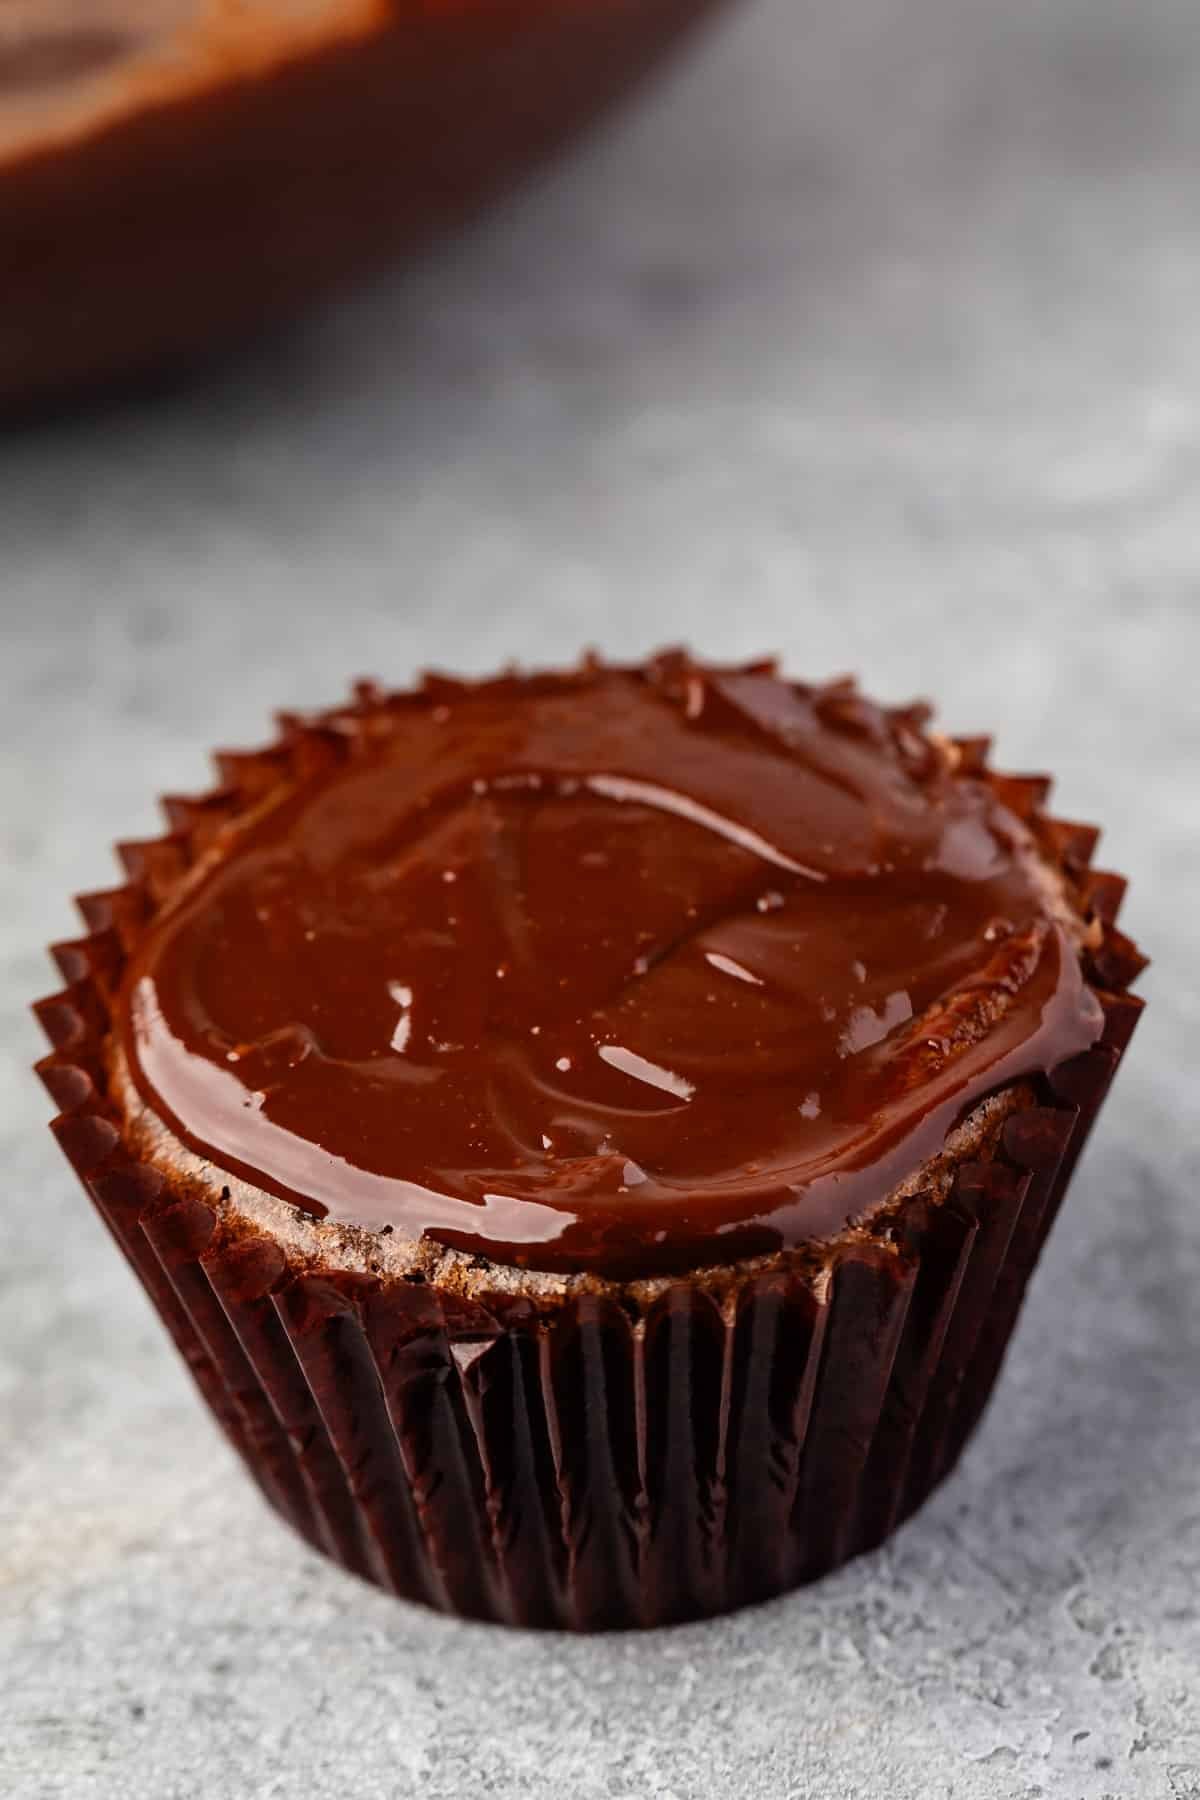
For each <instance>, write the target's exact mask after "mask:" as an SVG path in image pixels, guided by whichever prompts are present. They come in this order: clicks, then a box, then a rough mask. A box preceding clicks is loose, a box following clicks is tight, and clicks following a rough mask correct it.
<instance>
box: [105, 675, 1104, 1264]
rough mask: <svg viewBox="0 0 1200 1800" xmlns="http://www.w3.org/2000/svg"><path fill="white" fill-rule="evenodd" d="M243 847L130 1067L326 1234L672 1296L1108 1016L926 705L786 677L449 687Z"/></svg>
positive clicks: (220, 876) (377, 717) (143, 999)
mask: <svg viewBox="0 0 1200 1800" xmlns="http://www.w3.org/2000/svg"><path fill="white" fill-rule="evenodd" d="M325 724H326V725H327V726H328V725H333V726H335V727H336V726H338V725H339V724H340V725H341V726H342V727H343V728H344V729H345V730H346V732H347V733H348V735H349V737H350V740H351V742H352V744H353V751H352V753H351V754H350V755H349V756H348V757H346V758H345V759H344V760H342V761H340V762H337V763H335V764H334V765H333V766H331V767H328V768H325V769H323V770H322V771H321V772H319V773H317V774H315V775H312V776H310V777H308V778H307V779H305V780H301V781H298V782H294V783H292V784H290V785H287V786H284V787H282V788H281V789H280V791H279V792H278V793H277V794H276V795H274V796H272V798H271V799H270V800H269V801H268V802H267V803H266V804H265V805H264V806H262V807H260V808H259V809H258V811H257V812H255V813H253V814H251V815H248V816H247V818H246V819H245V820H244V821H243V822H242V823H241V824H240V825H239V826H237V827H235V828H234V830H233V832H232V834H231V836H230V837H229V838H228V839H227V840H226V841H225V842H224V843H223V844H222V845H221V847H220V849H219V850H218V851H216V852H215V853H214V854H213V855H212V857H211V858H210V859H209V860H208V861H207V863H205V864H202V865H201V866H200V867H199V869H198V870H197V872H196V874H195V876H194V878H193V879H192V880H191V881H190V882H189V883H188V884H187V885H186V886H185V887H184V888H183V889H181V890H180V892H179V893H178V894H177V895H176V896H175V897H174V899H173V900H172V901H171V902H170V903H169V904H168V905H167V906H166V907H165V908H164V910H163V911H162V912H161V913H160V915H159V916H158V918H157V919H156V920H155V922H154V923H153V925H152V926H151V927H150V929H149V930H148V932H147V934H146V936H145V938H144V940H143V942H142V943H141V945H140V946H139V949H138V951H137V954H136V955H135V957H134V958H133V960H132V962H131V964H130V967H129V970H128V973H127V977H126V987H125V990H124V1001H123V1006H122V1008H121V1017H122V1047H123V1051H124V1056H125V1060H126V1062H127V1064H128V1067H129V1070H130V1072H131V1075H132V1078H133V1080H134V1082H135V1084H136V1086H137V1089H138V1091H139V1093H140V1095H141V1097H142V1099H143V1100H144V1102H145V1103H146V1105H147V1106H148V1107H149V1108H150V1110H151V1111H152V1112H153V1113H155V1114H156V1115H158V1116H159V1117H160V1118H162V1119H163V1120H164V1122H165V1123H167V1124H168V1125H169V1126H170V1127H171V1128H172V1129H173V1130H174V1131H175V1133H176V1134H177V1136H178V1137H179V1138H180V1139H181V1140H182V1141H183V1142H184V1144H186V1145H187V1146H189V1147H190V1148H191V1149H193V1150H195V1151H197V1152H198V1153H200V1154H201V1155H203V1156H205V1157H207V1158H210V1159H212V1161H213V1162H215V1163H216V1164H217V1165H218V1166H219V1167H220V1168H221V1169H225V1170H228V1171H230V1172H232V1173H234V1174H236V1175H239V1176H241V1177H243V1178H244V1179H246V1180H247V1181H250V1182H252V1183H254V1184H255V1185H256V1186H258V1187H260V1188H263V1189H266V1190H268V1191H269V1192H271V1193H274V1194H276V1195H278V1196H281V1197H283V1198H285V1199H287V1200H290V1201H293V1202H294V1203H295V1204H296V1205H298V1206H300V1207H302V1208H304V1209H306V1210H307V1211H308V1212H310V1213H313V1214H316V1215H318V1216H328V1217H330V1218H332V1219H334V1220H338V1221H342V1222H346V1223H352V1224H356V1225H361V1226H366V1227H371V1228H376V1229H380V1228H384V1227H391V1228H393V1229H394V1230H395V1231H396V1232H397V1233H399V1234H400V1235H401V1236H402V1237H407V1238H416V1237H417V1236H419V1235H420V1234H421V1233H427V1234H428V1235H429V1236H430V1237H431V1238H433V1239H434V1240H436V1241H437V1242H440V1243H443V1244H446V1245H450V1246H454V1247H457V1248H459V1249H464V1250H468V1251H472V1252H479V1253H482V1254H483V1255H485V1256H487V1257H488V1258H490V1259H492V1260H494V1261H497V1262H500V1263H506V1264H520V1265H527V1266H530V1267H534V1268H542V1269H548V1270H562V1271H570V1270H577V1271H583V1270H591V1271H595V1272H597V1273H601V1274H611V1275H617V1276H622V1275H626V1276H627V1275H635V1274H642V1275H645V1274H651V1273H656V1272H660V1271H666V1270H672V1269H676V1270H678V1269H685V1268H689V1267H696V1266H701V1265H704V1264H713V1263H727V1262H730V1261H733V1260H735V1259H736V1258H739V1257H742V1256H746V1255H754V1254H758V1253H761V1252H766V1251H773V1250H776V1249H779V1248H782V1247H787V1246H793V1245H797V1244H800V1243H803V1242H805V1241H809V1240H813V1239H819V1238H822V1237H828V1236H829V1235H831V1234H835V1233H836V1232H838V1231H839V1230H841V1229H842V1228H843V1227H844V1226H845V1225H846V1224H847V1223H848V1222H849V1221H852V1220H853V1219H855V1218H857V1217H859V1216H861V1215H862V1214H863V1213H864V1212H866V1211H868V1210H869V1209H870V1208H871V1207H872V1206H873V1205H875V1204H877V1203H878V1202H879V1201H880V1200H882V1199H883V1198H884V1197H885V1195H886V1194H887V1193H888V1192H889V1191H890V1190H891V1189H892V1188H893V1187H894V1186H895V1185H896V1184H897V1182H899V1181H901V1180H902V1179H904V1178H905V1177H906V1176H908V1175H910V1174H911V1173H912V1172H913V1171H914V1170H915V1169H916V1168H917V1167H918V1166H919V1165H920V1163H921V1162H922V1161H924V1160H925V1159H927V1158H929V1157H930V1156H933V1155H935V1154H936V1153H937V1152H938V1151H939V1150H940V1149H941V1147H942V1145H943V1142H944V1139H945V1136H946V1133H947V1132H948V1131H949V1130H950V1129H951V1128H952V1127H953V1126H954V1124H955V1123H956V1122H957V1121H958V1120H959V1119H960V1118H961V1117H962V1116H963V1114H964V1113H965V1112H966V1111H967V1110H968V1109H969V1108H970V1107H971V1106H972V1105H973V1104H975V1103H976V1102H978V1101H979V1100H980V1099H981V1098H982V1097H983V1096H984V1095H985V1094H987V1093H988V1092H989V1091H991V1090H994V1089H995V1088H997V1087H998V1086H1000V1085H1002V1084H1004V1083H1006V1082H1009V1081H1012V1080H1014V1079H1016V1078H1018V1077H1020V1076H1025V1075H1029V1074H1032V1073H1034V1072H1036V1071H1039V1070H1044V1069H1047V1068H1050V1067H1052V1066H1053V1065H1054V1064H1055V1063H1057V1062H1059V1061H1061V1060H1062V1059H1064V1058H1066V1057H1069V1056H1071V1055H1074V1054H1075V1053H1077V1052H1079V1051H1081V1050H1083V1049H1086V1048H1087V1047H1088V1046H1089V1045H1091V1044H1092V1043H1093V1042H1094V1041H1095V1040H1096V1039H1097V1037H1098V1036H1099V1034H1100V1029H1101V1025H1102V1018H1101V1014H1100V1009H1099V1005H1098V1002H1097V1001H1096V998H1095V996H1094V995H1093V994H1092V992H1091V990H1090V989H1089V988H1088V987H1087V985H1086V983H1085V982H1084V980H1083V976H1082V973H1081V969H1080V963H1079V955H1078V950H1077V945H1076V943H1075V942H1074V941H1073V937H1072V933H1071V932H1070V931H1069V930H1068V929H1067V927H1066V926H1065V925H1064V923H1063V922H1062V921H1063V919H1064V918H1065V917H1068V916H1069V914H1068V912H1067V909H1066V908H1065V907H1064V906H1063V905H1062V903H1061V900H1060V898H1059V895H1058V889H1057V885H1056V877H1055V875H1054V872H1053V870H1052V869H1051V867H1050V865H1049V863H1048V862H1047V861H1046V860H1045V859H1044V857H1043V856H1042V854H1041V852H1040V850H1039V848H1038V845H1037V842H1036V840H1035V838H1034V836H1033V835H1032V834H1031V832H1030V830H1029V829H1028V828H1027V827H1026V826H1025V825H1023V824H1022V823H1021V822H1020V821H1019V820H1018V819H1017V818H1016V817H1015V816H1014V815H1013V814H1012V813H1011V812H1010V811H1008V810H1007V809H1006V808H1005V807H1004V806H1003V805H1002V804H1001V803H1000V800H999V798H998V796H997V794H996V792H995V790H994V789H993V788H992V787H991V786H990V785H989V783H988V782H987V780H986V779H984V778H980V777H975V776H971V775H968V774H965V773H961V772H956V770H955V766H954V757H953V754H952V752H951V751H950V750H949V749H947V748H946V747H943V746H942V745H940V744H939V743H938V742H936V741H935V740H931V739H930V738H929V737H927V736H926V735H925V734H924V733H923V731H922V730H921V729H920V724H921V715H920V714H919V713H917V712H915V711H914V710H913V709H908V710H898V711H886V710H883V709H881V708H879V707H877V706H874V705H872V704H870V703H869V702H867V701H866V700H864V699H863V698H862V697H860V696H859V695H858V694H857V693H856V692H855V691H854V690H853V689H852V688H850V687H849V685H848V684H845V683H840V684H833V685H831V686H828V687H824V688H812V687H806V686H802V685H798V684H794V683H790V682H785V681H783V680H781V679H779V678H778V677H777V676H776V675H775V673H774V671H773V669H772V668H771V667H770V666H769V665H765V664H759V665H752V666H750V667H748V668H744V669H733V670H724V669H713V668H707V667H701V666H699V665H697V664H695V663H692V662H691V661H690V660H688V659H687V658H686V657H684V656H683V655H682V654H678V653H676V654H671V655H667V656H664V657H660V658H659V659H658V660H657V661H655V662H652V663H650V664H649V665H647V666H646V667H645V668H633V669H628V668H609V667H603V666H594V665H589V666H586V667H585V668H583V669H581V670H579V671H577V672H574V673H571V674H565V675H552V676H529V677H522V676H516V675H513V676H505V677H502V678H500V679H498V680H495V681H490V682H483V683H478V684H467V683H454V682H449V681H433V682H431V683H428V684H427V685H426V688H425V689H424V690H423V691H422V693H421V694H417V695H406V696H405V695H398V696H383V695H378V696H375V697H374V698H373V699H368V701H367V702H365V703H364V706H363V707H362V708H360V709H359V710H358V711H357V712H354V713H351V712H346V713H343V714H336V713H335V714H330V715H326V716H325Z"/></svg>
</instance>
